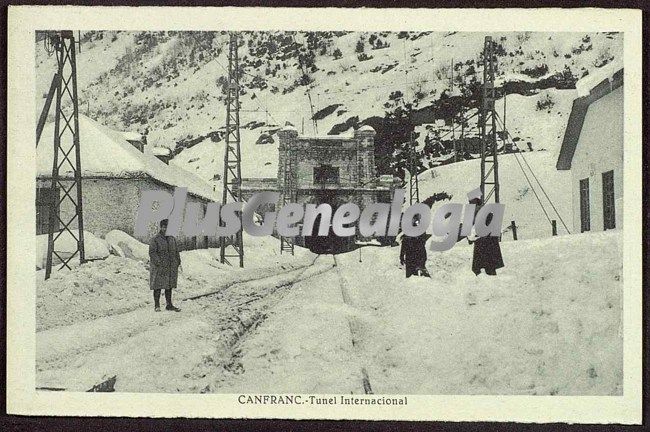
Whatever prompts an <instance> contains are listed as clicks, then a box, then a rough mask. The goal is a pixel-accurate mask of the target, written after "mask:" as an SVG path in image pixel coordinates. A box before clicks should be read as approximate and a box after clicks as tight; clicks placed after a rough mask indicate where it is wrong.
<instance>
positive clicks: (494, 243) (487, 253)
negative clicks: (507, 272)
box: [468, 198, 504, 276]
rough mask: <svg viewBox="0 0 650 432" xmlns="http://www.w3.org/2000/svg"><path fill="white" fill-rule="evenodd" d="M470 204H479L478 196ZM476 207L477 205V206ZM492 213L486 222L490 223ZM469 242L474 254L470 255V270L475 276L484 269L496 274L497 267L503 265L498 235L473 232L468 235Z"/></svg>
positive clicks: (486, 271) (491, 274)
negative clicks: (483, 235) (478, 234)
mask: <svg viewBox="0 0 650 432" xmlns="http://www.w3.org/2000/svg"><path fill="white" fill-rule="evenodd" d="M470 203H471V204H477V206H478V205H480V204H481V200H480V198H476V199H473V200H471V201H470ZM477 209H478V207H477ZM491 219H492V214H489V215H488V216H487V218H486V221H485V222H486V224H488V225H489V224H490V221H491ZM468 241H469V243H470V244H472V243H473V244H474V255H473V257H472V271H473V272H474V274H475V275H476V276H478V275H479V274H481V270H483V269H485V273H486V274H488V275H490V276H496V274H497V269H500V268H502V267H504V264H503V257H502V255H501V246H500V244H499V237H493V236H485V237H476V235H475V233H474V232H472V235H471V236H470V237H468Z"/></svg>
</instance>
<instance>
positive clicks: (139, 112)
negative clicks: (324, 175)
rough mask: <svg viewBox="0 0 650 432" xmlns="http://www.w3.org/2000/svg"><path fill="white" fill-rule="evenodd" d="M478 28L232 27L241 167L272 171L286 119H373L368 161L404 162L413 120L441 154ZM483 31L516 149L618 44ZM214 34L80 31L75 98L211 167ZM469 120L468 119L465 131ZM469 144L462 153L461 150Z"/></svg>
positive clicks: (218, 117) (41, 81) (215, 131)
mask: <svg viewBox="0 0 650 432" xmlns="http://www.w3.org/2000/svg"><path fill="white" fill-rule="evenodd" d="M484 36H485V34H483V33H460V32H450V33H443V32H427V33H409V32H401V33H389V32H376V33H357V32H306V33H305V32H244V33H241V37H240V39H239V41H240V47H239V56H240V82H241V84H242V89H241V106H242V112H241V125H242V140H243V142H242V146H243V147H244V150H243V151H244V153H245V158H249V159H250V160H249V162H248V165H246V163H245V166H246V167H248V166H250V170H249V172H247V171H246V170H244V175H245V176H259V175H260V174H261V175H273V172H274V171H273V170H274V164H276V163H277V161H275V160H273V159H274V154H275V153H274V148H277V136H275V132H276V131H277V130H278V129H279V128H280V127H281V126H283V125H284V124H285V123H286V122H290V123H291V124H293V125H295V126H296V127H297V128H298V129H299V130H304V133H306V134H313V133H318V134H327V133H329V134H342V133H349V132H350V131H351V129H353V128H356V127H358V126H359V125H360V124H370V125H371V126H373V127H374V128H375V129H376V130H377V132H378V135H377V137H376V147H377V149H376V152H377V158H376V159H377V165H378V166H377V167H378V170H379V172H380V173H393V174H398V175H400V174H403V167H404V166H403V163H402V161H401V160H400V157H399V154H400V152H399V148H400V145H401V143H403V142H405V141H407V140H408V137H409V135H410V133H411V131H414V130H415V131H416V133H418V140H419V141H420V142H421V143H422V146H421V147H422V148H421V151H422V166H421V169H425V168H428V167H430V166H436V165H439V164H444V163H447V162H449V157H448V155H449V154H450V151H451V139H450V137H448V136H447V137H442V135H443V134H442V131H443V130H444V128H445V127H446V126H445V125H444V123H445V122H446V123H447V124H449V123H450V119H451V118H452V117H454V118H456V120H457V121H458V120H459V119H460V115H461V114H460V113H461V111H462V110H463V109H464V111H465V113H466V114H470V113H471V110H472V108H475V107H476V106H477V101H478V95H479V90H480V82H481V81H482V59H481V52H482V48H483V41H484ZM491 36H492V37H493V39H494V40H495V41H496V42H497V56H498V77H497V85H498V86H500V87H505V89H506V92H507V93H508V94H509V95H511V94H516V99H513V100H514V101H516V103H517V104H518V106H521V107H522V110H523V111H524V112H526V114H527V117H528V118H523V119H520V120H521V121H519V122H518V123H517V124H516V125H513V127H512V130H511V133H512V134H513V136H514V137H515V138H516V139H518V140H520V141H521V143H522V151H529V150H541V149H547V150H552V148H553V147H554V146H556V145H557V144H558V142H557V138H556V136H555V135H554V136H553V137H548V136H547V135H546V134H544V131H543V127H541V129H542V131H541V132H540V133H532V135H531V132H529V131H527V130H526V129H527V124H530V125H531V127H532V129H534V130H535V131H537V130H539V129H540V124H542V125H543V124H545V122H551V123H553V122H555V123H557V122H558V118H559V117H564V118H566V117H565V116H566V115H567V114H568V111H567V110H568V109H570V103H569V102H570V100H571V99H572V97H573V96H572V95H567V90H571V89H573V88H574V87H575V82H576V80H578V79H579V78H581V77H583V76H586V75H588V74H590V73H592V72H593V71H595V70H597V69H598V68H600V67H602V66H604V65H605V64H608V63H609V62H611V61H614V60H621V58H622V53H623V35H622V34H620V33H593V34H585V33H537V32H519V33H499V34H492V35H491ZM40 39H41V38H39V35H38V34H37V38H36V69H37V80H36V106H37V109H40V107H41V106H42V105H43V99H42V97H43V94H44V93H46V92H47V89H48V86H49V83H50V80H51V77H52V74H53V72H54V70H55V66H56V60H55V59H54V57H50V56H48V55H47V54H46V52H45V49H44V47H43V43H42V41H41V40H40ZM227 44H228V36H227V34H225V33H223V32H108V31H96V32H85V33H81V52H80V53H79V54H78V56H77V58H78V80H79V94H80V109H81V110H82V112H84V113H86V114H88V115H89V116H90V117H92V118H95V119H97V120H98V121H100V122H101V123H104V124H106V125H107V126H109V127H111V128H114V129H118V130H130V131H137V132H140V133H145V134H147V137H148V142H149V143H150V144H153V145H161V146H166V147H169V148H171V149H173V150H174V152H175V155H176V158H175V163H177V164H180V165H182V166H183V167H185V168H187V169H189V170H191V171H192V172H196V173H197V174H199V175H200V176H202V177H203V178H205V179H206V180H214V179H217V180H218V177H219V176H218V173H219V172H221V171H220V167H221V166H222V164H223V162H222V161H221V160H220V159H221V158H222V155H223V141H222V134H223V129H224V124H225V105H224V85H225V83H226V77H227V66H228V61H227V51H228V50H227V48H228V45H227ZM567 101H569V102H567ZM556 105H557V107H556ZM509 110H510V108H509ZM531 115H532V116H534V118H530V116H531ZM509 117H510V115H509ZM512 117H513V119H514V118H516V117H517V115H516V113H515V114H514V115H513V116H512ZM436 120H438V122H437V125H438V126H436ZM561 122H562V121H561V120H560V123H561ZM471 129H472V125H471V124H467V136H468V140H469V141H468V144H471ZM509 129H511V127H510V125H509ZM555 132H556V131H554V134H555ZM551 138H552V139H551ZM540 140H543V142H541V141H540ZM190 147H192V148H190ZM194 147H196V148H194ZM262 148H264V149H263V150H261V149H262ZM470 148H471V145H470ZM472 157H473V155H472V153H471V151H470V152H468V153H467V155H466V158H472ZM260 158H262V160H260ZM245 162H246V161H245ZM265 167H266V168H265ZM257 171H259V172H257ZM267 171H268V172H267ZM269 173H270V174H269Z"/></svg>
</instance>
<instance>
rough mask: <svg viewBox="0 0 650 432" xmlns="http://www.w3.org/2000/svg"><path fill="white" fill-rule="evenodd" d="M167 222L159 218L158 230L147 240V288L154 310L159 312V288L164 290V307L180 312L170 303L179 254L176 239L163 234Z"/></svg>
mask: <svg viewBox="0 0 650 432" xmlns="http://www.w3.org/2000/svg"><path fill="white" fill-rule="evenodd" d="M168 223H169V221H168V220H167V219H163V220H161V221H160V231H158V234H156V236H155V237H154V238H152V239H151V241H150V242H149V288H150V289H151V290H153V301H154V308H155V311H156V312H160V290H165V300H166V302H167V307H166V308H165V309H166V310H168V311H174V312H180V309H179V308H177V307H176V306H174V305H173V304H172V289H174V288H176V282H177V279H178V268H179V266H180V265H181V256H180V254H179V253H178V245H177V244H176V239H175V238H174V237H173V236H168V235H166V234H165V233H166V231H167V224H168Z"/></svg>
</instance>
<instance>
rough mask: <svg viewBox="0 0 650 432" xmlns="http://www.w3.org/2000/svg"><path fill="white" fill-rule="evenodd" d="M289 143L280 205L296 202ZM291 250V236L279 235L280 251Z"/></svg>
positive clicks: (292, 242)
mask: <svg viewBox="0 0 650 432" xmlns="http://www.w3.org/2000/svg"><path fill="white" fill-rule="evenodd" d="M291 150H292V149H291V145H289V146H288V147H287V149H286V153H285V155H286V156H285V162H284V173H283V174H284V188H283V190H282V205H283V206H284V205H287V204H288V203H295V202H297V189H296V186H297V185H296V179H295V169H294V164H293V155H292V151H291ZM283 252H291V255H293V254H294V239H293V238H292V237H280V253H283Z"/></svg>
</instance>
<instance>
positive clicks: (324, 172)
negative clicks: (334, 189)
mask: <svg viewBox="0 0 650 432" xmlns="http://www.w3.org/2000/svg"><path fill="white" fill-rule="evenodd" d="M338 182H339V169H338V167H333V166H332V165H321V166H319V167H315V168H314V183H315V184H325V183H338Z"/></svg>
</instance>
